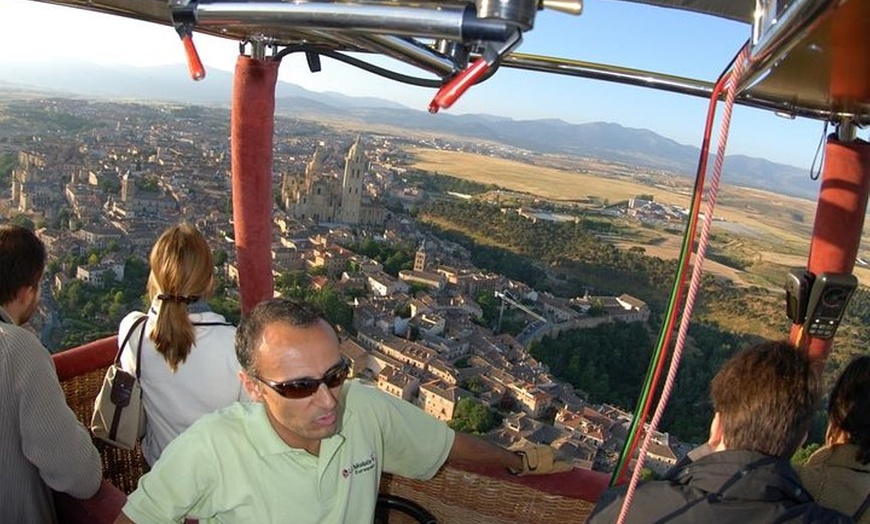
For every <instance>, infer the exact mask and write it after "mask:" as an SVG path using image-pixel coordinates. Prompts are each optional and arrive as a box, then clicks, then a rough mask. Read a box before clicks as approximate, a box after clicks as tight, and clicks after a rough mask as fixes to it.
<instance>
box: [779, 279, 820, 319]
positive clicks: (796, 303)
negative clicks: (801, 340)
mask: <svg viewBox="0 0 870 524" xmlns="http://www.w3.org/2000/svg"><path fill="white" fill-rule="evenodd" d="M815 279H816V277H815V275H813V274H812V273H810V272H809V271H807V270H806V269H804V268H795V269H792V270H791V271H789V272H788V275H787V276H786V279H785V314H786V316H788V319H789V320H791V321H792V322H793V323H794V324H803V323H804V320H806V318H807V304H808V303H809V300H810V289H812V287H813V282H814V281H815Z"/></svg>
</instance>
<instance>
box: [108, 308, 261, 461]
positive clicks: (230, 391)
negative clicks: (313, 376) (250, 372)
mask: <svg viewBox="0 0 870 524" xmlns="http://www.w3.org/2000/svg"><path fill="white" fill-rule="evenodd" d="M155 311H156V309H155V307H152V308H150V311H149V313H148V320H147V321H146V322H145V335H144V337H143V339H142V364H141V365H142V371H141V374H140V377H139V380H140V383H141V386H142V400H143V403H144V406H145V418H146V426H145V428H146V429H145V437H144V439H143V441H142V452H143V454H144V455H145V460H146V461H147V462H148V464H154V462H156V461H157V459H158V458H160V454H161V453H162V452H163V449H164V448H165V447H166V446H167V445H168V444H169V442H170V441H172V439H174V438H175V437H177V436H178V435H179V434H181V432H182V431H184V430H185V429H187V428H188V426H190V425H191V424H193V423H194V422H196V421H197V420H198V419H199V418H200V417H201V416H203V415H205V414H207V413H211V412H212V411H215V410H217V409H221V408H224V407H227V406H229V405H230V404H232V403H233V402H236V401H237V400H247V399H248V396H247V394H246V393H245V392H244V388H243V387H242V384H241V382H240V381H239V378H238V371H239V369H240V366H239V361H238V360H237V359H236V353H235V334H236V328H235V327H234V326H232V325H229V324H227V325H200V326H197V325H196V324H203V323H226V320H225V319H224V317H223V316H221V315H218V314H217V313H213V312H211V311H205V312H202V313H190V314H189V317H190V320H191V322H193V324H194V329H195V330H196V343H195V344H194V345H193V347H191V350H190V354H188V356H187V359H186V360H185V361H184V362H183V363H182V364H180V365H179V366H178V369H177V371H176V372H175V373H173V372H172V370H171V369H170V368H169V364H168V363H167V362H166V360H164V358H163V355H161V354H160V353H159V352H158V351H157V349H156V348H155V346H154V343H153V342H152V341H151V339H150V338H149V335H150V333H151V330H152V329H153V328H154V324H155V322H156V320H157V314H156V312H155ZM140 316H142V313H140V312H134V313H130V314H129V315H127V316H126V317H124V319H123V320H122V321H121V326H120V327H119V329H118V343H121V341H123V339H124V337H125V335H126V334H127V331H128V330H129V329H130V326H131V325H132V324H133V323H134V322H135V320H136V319H137V318H139V317H140ZM138 344H139V328H138V327H137V328H136V332H135V333H133V334H132V336H131V337H130V341H129V342H128V343H127V347H125V348H124V350H123V352H122V353H121V367H123V368H124V369H125V370H126V371H129V372H131V373H134V372H135V370H136V355H135V353H134V351H138Z"/></svg>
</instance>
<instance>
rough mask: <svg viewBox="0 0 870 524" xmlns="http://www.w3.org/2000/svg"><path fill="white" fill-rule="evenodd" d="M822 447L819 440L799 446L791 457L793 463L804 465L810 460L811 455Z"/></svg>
mask: <svg viewBox="0 0 870 524" xmlns="http://www.w3.org/2000/svg"><path fill="white" fill-rule="evenodd" d="M820 447H822V445H821V444H819V443H817V442H813V443H811V444H807V445H806V446H804V447H802V448H799V449H798V450H797V451H795V453H794V455H792V457H791V463H792V464H794V465H795V466H803V465H804V464H806V463H807V460H809V458H810V455H812V454H813V453H815V452H816V451H818V449H819V448H820Z"/></svg>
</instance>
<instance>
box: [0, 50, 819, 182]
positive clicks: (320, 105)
mask: <svg viewBox="0 0 870 524" xmlns="http://www.w3.org/2000/svg"><path fill="white" fill-rule="evenodd" d="M3 85H5V86H6V87H14V88H36V89H40V90H50V91H52V92H55V93H56V92H60V93H67V94H76V95H81V96H93V97H100V98H112V99H119V98H120V99H131V100H132V99H136V100H150V101H167V102H170V101H171V102H180V103H188V104H201V105H222V106H227V105H229V103H230V96H231V92H232V74H231V73H229V72H226V71H221V70H218V69H210V70H209V71H208V76H207V77H206V78H205V79H204V80H203V81H200V82H193V81H191V80H190V78H189V76H188V75H187V69H186V67H184V66H183V65H172V66H159V67H147V68H140V67H131V66H100V65H94V64H88V63H69V62H65V63H50V64H46V63H42V64H40V63H21V64H19V63H15V64H9V63H7V64H0V86H3ZM276 111H278V112H282V113H294V114H296V115H298V116H304V117H313V118H316V117H317V116H318V115H321V116H341V117H342V118H343V119H345V120H356V121H360V122H365V123H368V124H382V125H390V126H394V127H399V128H404V129H408V130H413V131H427V132H430V133H431V132H435V133H441V134H445V135H457V136H463V137H471V138H480V139H483V140H487V141H494V142H500V143H503V144H506V145H511V146H514V147H520V148H524V149H529V150H533V151H538V152H541V153H555V154H564V155H576V156H581V157H587V158H595V159H601V160H606V161H611V162H620V163H624V164H628V165H634V166H639V167H644V168H650V169H659V170H666V171H671V172H674V173H677V174H683V175H686V176H690V175H693V174H694V170H695V165H696V163H697V161H698V157H699V154H700V150H699V149H698V148H697V147H695V146H690V145H685V144H680V143H678V142H676V141H674V140H671V139H669V138H666V137H664V136H661V135H659V134H656V133H655V132H653V131H650V130H649V129H636V128H628V127H624V126H621V125H619V124H617V123H611V122H592V123H586V124H571V123H568V122H565V121H562V120H557V119H541V120H513V119H511V118H504V117H497V116H492V115H471V114H465V115H452V114H439V115H436V116H433V115H430V114H429V113H427V112H425V111H422V110H416V109H411V108H408V107H406V106H403V105H401V104H398V103H396V102H393V101H390V100H384V99H381V98H373V97H351V96H347V95H343V94H340V93H334V92H325V93H321V92H314V91H309V90H306V89H304V88H302V87H300V86H298V85H295V84H291V83H288V82H280V81H279V82H278V86H277V88H276ZM723 181H724V182H726V183H729V184H734V185H738V186H744V187H753V188H758V189H765V190H769V191H774V192H777V193H784V194H788V195H791V196H797V197H803V198H810V199H815V197H816V196H817V194H818V181H813V180H811V179H810V177H809V170H808V169H799V168H797V167H793V166H788V165H784V164H778V163H774V162H770V161H768V160H765V159H762V158H753V157H748V156H744V155H729V156H728V157H727V158H726V161H725V172H724V174H723Z"/></svg>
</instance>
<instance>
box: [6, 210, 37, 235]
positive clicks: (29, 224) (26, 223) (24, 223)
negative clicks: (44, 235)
mask: <svg viewBox="0 0 870 524" xmlns="http://www.w3.org/2000/svg"><path fill="white" fill-rule="evenodd" d="M9 222H10V223H11V224H15V225H17V226H21V227H23V228H26V229H29V230H31V231H36V225H35V224H34V223H33V220H31V219H30V217H28V216H27V215H25V214H23V213H19V214H17V215H15V216H14V217H12V220H10V221H9Z"/></svg>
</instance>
